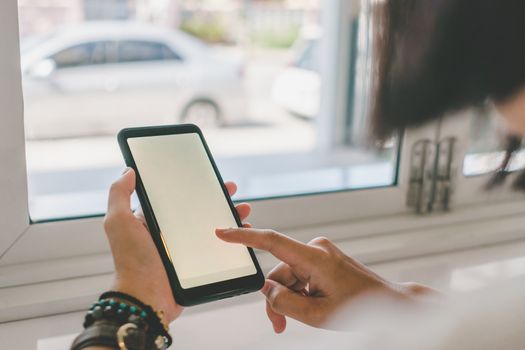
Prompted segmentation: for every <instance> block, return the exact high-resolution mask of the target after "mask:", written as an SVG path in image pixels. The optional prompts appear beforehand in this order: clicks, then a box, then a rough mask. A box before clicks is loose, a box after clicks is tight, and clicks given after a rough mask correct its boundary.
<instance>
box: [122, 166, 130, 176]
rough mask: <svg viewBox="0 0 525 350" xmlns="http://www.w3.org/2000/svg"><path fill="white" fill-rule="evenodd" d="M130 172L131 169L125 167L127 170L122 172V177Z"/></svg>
mask: <svg viewBox="0 0 525 350" xmlns="http://www.w3.org/2000/svg"><path fill="white" fill-rule="evenodd" d="M130 170H131V168H130V167H127V168H126V169H124V171H123V172H122V175H126V174H127V173H128V172H129V171H130Z"/></svg>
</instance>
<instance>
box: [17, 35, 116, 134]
mask: <svg viewBox="0 0 525 350" xmlns="http://www.w3.org/2000/svg"><path fill="white" fill-rule="evenodd" d="M114 45H115V44H114V43H112V42H110V41H96V42H95V41H93V42H84V43H80V44H75V45H71V46H68V47H66V48H64V49H62V50H59V51H58V52H56V53H54V54H52V55H50V56H49V57H48V58H46V60H48V61H49V62H52V63H53V64H54V70H53V71H52V72H51V73H50V74H49V76H48V77H46V78H45V79H40V80H39V81H38V82H37V84H38V85H39V86H38V87H39V88H38V89H35V90H36V91H39V92H38V94H36V95H35V96H31V98H28V99H27V101H29V104H26V119H27V120H28V123H29V125H28V129H29V130H30V131H31V132H30V133H29V134H31V133H33V134H35V136H36V137H39V136H40V137H61V136H72V135H90V136H91V135H99V134H101V133H107V132H109V131H110V130H111V123H109V122H108V121H110V120H111V116H112V114H113V113H114V110H112V109H111V108H109V107H110V102H111V99H112V98H111V94H112V92H113V90H114V84H115V80H114V78H113V77H112V75H111V74H110V71H109V69H108V68H109V67H108V63H110V62H111V60H112V59H111V57H110V56H109V55H108V52H110V51H111V47H113V46H114ZM33 85H34V84H33ZM36 114H37V116H36Z"/></svg>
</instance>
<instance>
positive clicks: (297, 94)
mask: <svg viewBox="0 0 525 350" xmlns="http://www.w3.org/2000/svg"><path fill="white" fill-rule="evenodd" d="M321 35H322V32H321V29H320V28H319V27H307V28H304V29H303V30H302V31H301V33H300V35H299V38H298V39H297V42H296V43H295V44H294V47H293V48H292V50H293V51H294V59H293V62H292V63H291V64H290V65H289V66H288V67H286V68H285V69H284V70H283V71H282V72H281V73H280V74H279V76H278V77H277V78H276V80H275V82H274V85H273V89H272V98H273V100H274V102H275V103H277V104H278V105H280V106H281V107H283V108H284V109H286V110H287V111H288V112H290V113H291V114H293V115H296V116H298V117H302V118H306V119H313V118H315V117H317V115H318V114H319V111H320V105H321V75H320V67H319V52H320V39H321Z"/></svg>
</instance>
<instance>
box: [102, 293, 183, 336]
mask: <svg viewBox="0 0 525 350" xmlns="http://www.w3.org/2000/svg"><path fill="white" fill-rule="evenodd" d="M108 298H116V299H120V300H124V301H128V302H130V303H131V304H135V305H136V306H137V307H139V308H140V309H141V310H142V311H143V312H145V316H146V320H147V321H148V323H149V324H150V325H151V326H152V328H153V330H154V331H157V332H158V334H160V335H161V336H163V337H165V338H166V339H167V343H168V346H171V344H172V342H173V340H172V338H171V336H170V334H169V327H168V325H166V324H164V323H163V322H162V321H161V320H162V316H163V311H162V310H159V311H154V310H153V308H152V307H151V306H149V305H146V304H144V303H143V302H142V301H140V300H139V299H137V298H135V297H133V296H131V295H129V294H126V293H123V292H116V291H109V292H105V293H103V294H102V295H101V296H100V297H99V300H103V299H108Z"/></svg>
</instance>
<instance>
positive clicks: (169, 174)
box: [128, 133, 257, 289]
mask: <svg viewBox="0 0 525 350" xmlns="http://www.w3.org/2000/svg"><path fill="white" fill-rule="evenodd" d="M128 145H129V147H130V150H131V153H132V155H133V158H134V160H135V164H136V166H137V170H138V173H139V174H140V177H141V179H142V183H143V185H144V189H145V191H146V195H147V197H148V199H149V202H150V205H151V208H152V210H153V213H154V215H155V218H156V220H157V224H158V226H159V229H160V234H161V236H162V240H163V242H164V246H165V249H166V251H167V253H168V256H169V258H170V260H171V263H172V264H173V266H174V268H175V271H176V273H177V276H178V278H179V281H180V284H181V286H182V288H184V289H188V288H193V287H199V286H203V285H207V284H211V283H215V282H220V281H226V280H231V279H235V278H239V277H245V276H250V275H254V274H256V272H257V270H256V268H255V265H254V263H253V261H252V258H251V256H250V253H249V251H248V249H247V248H246V247H244V246H241V245H237V244H230V243H226V242H223V241H221V240H220V239H218V238H217V237H216V235H215V229H216V228H228V227H237V226H238V225H237V222H236V221H235V218H234V216H233V213H232V211H231V209H230V206H229V205H228V201H227V199H226V196H225V195H224V192H223V190H222V187H221V185H220V182H219V179H218V178H217V175H216V174H215V171H214V169H213V166H212V164H211V162H210V160H209V158H208V155H207V153H206V150H205V148H204V145H203V143H202V141H201V139H200V137H199V135H198V134H195V133H191V134H177V135H162V136H147V137H136V138H129V139H128Z"/></svg>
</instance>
